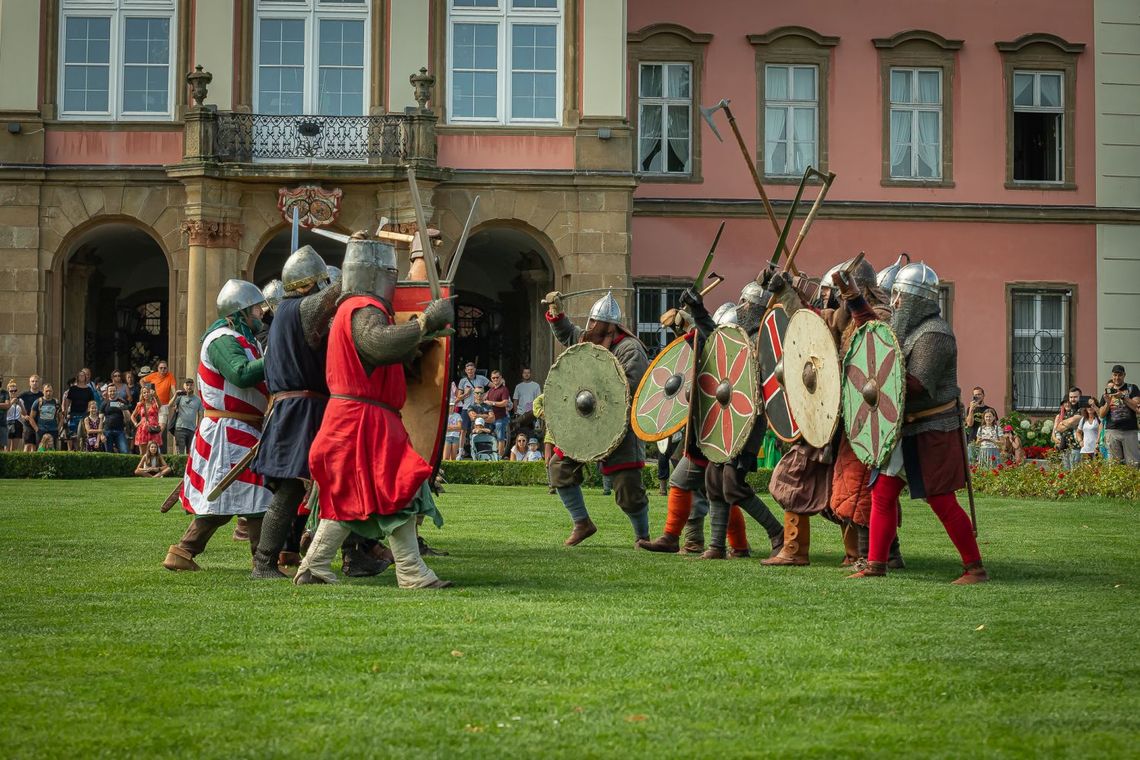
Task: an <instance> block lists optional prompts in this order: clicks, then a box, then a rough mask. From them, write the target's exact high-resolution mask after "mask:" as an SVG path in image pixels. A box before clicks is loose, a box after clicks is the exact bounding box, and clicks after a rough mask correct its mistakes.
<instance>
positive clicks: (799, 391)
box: [777, 309, 841, 449]
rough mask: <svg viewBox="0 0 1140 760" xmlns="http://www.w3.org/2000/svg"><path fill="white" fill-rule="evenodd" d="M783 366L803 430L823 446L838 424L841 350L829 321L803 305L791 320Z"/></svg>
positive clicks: (791, 405)
mask: <svg viewBox="0 0 1140 760" xmlns="http://www.w3.org/2000/svg"><path fill="white" fill-rule="evenodd" d="M782 369H783V384H784V393H785V394H786V395H787V397H788V407H789V408H790V409H791V410H792V414H793V415H795V418H796V424H798V425H799V428H800V433H801V434H802V435H803V438H804V440H805V441H807V442H808V443H809V444H810V445H812V446H815V447H816V448H817V449H819V448H823V447H824V446H826V445H828V443H830V442H831V437H832V436H833V435H835V428H836V426H837V425H838V424H839V396H840V390H841V388H840V375H839V352H838V351H836V348H835V338H833V337H832V335H831V330H830V329H829V328H828V326H827V323H826V322H824V321H823V318H822V317H821V316H819V315H818V314H816V313H815V312H814V311H811V310H810V309H800V310H799V311H797V312H796V313H795V314H793V315H792V318H791V319H789V320H788V331H787V332H786V333H784V361H783V368H782ZM777 374H779V373H777Z"/></svg>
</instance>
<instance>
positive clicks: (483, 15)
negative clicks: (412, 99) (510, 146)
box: [447, 0, 562, 124]
mask: <svg viewBox="0 0 1140 760" xmlns="http://www.w3.org/2000/svg"><path fill="white" fill-rule="evenodd" d="M447 49H448V58H447V72H448V90H449V104H448V119H449V121H452V122H463V123H477V124H479V123H482V124H520V123H522V124H558V123H560V122H561V112H562V110H561V109H562V77H561V76H560V70H561V65H560V61H561V60H562V55H561V51H562V0H450V2H449V14H448V46H447Z"/></svg>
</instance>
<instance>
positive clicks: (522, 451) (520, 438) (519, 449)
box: [511, 435, 526, 462]
mask: <svg viewBox="0 0 1140 760" xmlns="http://www.w3.org/2000/svg"><path fill="white" fill-rule="evenodd" d="M511 461H512V462H525V461H526V436H525V435H517V436H515V445H514V446H512V447H511Z"/></svg>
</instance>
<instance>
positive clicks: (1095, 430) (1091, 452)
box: [1077, 404, 1100, 461]
mask: <svg viewBox="0 0 1140 760" xmlns="http://www.w3.org/2000/svg"><path fill="white" fill-rule="evenodd" d="M1096 412H1097V410H1096V407H1095V406H1092V405H1091V404H1090V405H1089V406H1086V407H1085V408H1084V410H1083V411H1082V413H1081V421H1080V422H1079V423H1078V424H1077V438H1079V439H1080V441H1081V459H1083V460H1085V461H1088V460H1091V459H1095V458H1096V452H1097V442H1098V441H1099V440H1100V417H1099V416H1097V413H1096Z"/></svg>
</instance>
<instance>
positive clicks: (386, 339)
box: [352, 306, 424, 374]
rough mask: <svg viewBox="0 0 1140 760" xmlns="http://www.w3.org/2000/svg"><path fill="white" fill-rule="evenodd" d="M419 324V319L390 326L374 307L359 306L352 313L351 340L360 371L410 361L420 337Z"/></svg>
mask: <svg viewBox="0 0 1140 760" xmlns="http://www.w3.org/2000/svg"><path fill="white" fill-rule="evenodd" d="M423 334H424V332H423V323H422V322H421V321H420V320H419V319H413V320H411V321H410V322H404V323H403V324H399V325H393V324H391V323H389V321H388V315H386V314H385V313H384V312H383V311H382V310H381V309H379V308H378V307H376V306H363V307H361V308H359V309H357V310H356V311H355V312H354V313H353V315H352V342H353V343H355V344H356V353H357V354H358V355H359V356H360V363H361V364H363V365H364V371H365V372H367V373H369V374H371V373H372V371H373V370H375V369H376V368H377V367H382V366H384V365H386V364H397V363H402V362H404V361H405V360H410V359H411V358H412V356H413V355H414V354H415V350H416V347H417V346H419V344H420V341H421V340H422V339H423Z"/></svg>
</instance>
